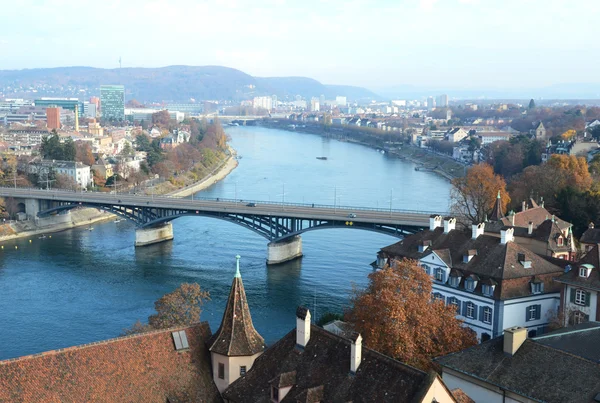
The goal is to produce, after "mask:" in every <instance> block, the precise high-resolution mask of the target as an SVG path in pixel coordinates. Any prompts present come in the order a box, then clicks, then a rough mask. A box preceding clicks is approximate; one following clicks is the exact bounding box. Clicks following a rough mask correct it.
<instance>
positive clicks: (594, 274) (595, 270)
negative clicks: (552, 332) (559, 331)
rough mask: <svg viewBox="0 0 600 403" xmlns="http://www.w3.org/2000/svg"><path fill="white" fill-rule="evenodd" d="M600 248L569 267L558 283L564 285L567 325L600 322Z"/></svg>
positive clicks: (596, 248) (563, 297)
mask: <svg viewBox="0 0 600 403" xmlns="http://www.w3.org/2000/svg"><path fill="white" fill-rule="evenodd" d="M599 271H600V248H599V246H598V245H595V246H594V247H593V248H592V249H590V250H589V251H588V253H586V255H585V256H584V257H583V258H581V260H580V261H579V262H577V263H572V264H570V265H568V266H566V268H565V273H564V274H563V275H561V276H560V277H558V278H557V279H556V281H557V282H558V283H560V284H562V285H563V286H564V288H563V290H562V293H561V312H562V318H563V323H564V324H565V325H567V324H571V325H574V324H579V323H583V322H589V321H600V273H599Z"/></svg>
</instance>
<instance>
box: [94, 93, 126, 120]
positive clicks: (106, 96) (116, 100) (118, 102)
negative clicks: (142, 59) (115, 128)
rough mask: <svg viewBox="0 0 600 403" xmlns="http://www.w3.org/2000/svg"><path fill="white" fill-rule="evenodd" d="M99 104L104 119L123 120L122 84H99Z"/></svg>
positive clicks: (123, 98)
mask: <svg viewBox="0 0 600 403" xmlns="http://www.w3.org/2000/svg"><path fill="white" fill-rule="evenodd" d="M100 105H101V107H102V118H103V119H105V120H109V121H110V120H114V121H123V120H125V87H124V86H122V85H101V86H100Z"/></svg>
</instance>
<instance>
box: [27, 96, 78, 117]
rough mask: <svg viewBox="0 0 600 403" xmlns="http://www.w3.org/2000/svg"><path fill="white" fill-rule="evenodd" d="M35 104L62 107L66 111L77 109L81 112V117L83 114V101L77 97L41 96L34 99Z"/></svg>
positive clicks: (43, 106)
mask: <svg viewBox="0 0 600 403" xmlns="http://www.w3.org/2000/svg"><path fill="white" fill-rule="evenodd" d="M33 103H34V105H35V106H39V107H42V108H48V107H60V108H62V109H64V110H66V111H73V112H75V109H77V110H78V112H79V117H82V116H83V109H84V107H83V102H81V101H80V100H79V99H77V98H40V99H36V100H34V101H33Z"/></svg>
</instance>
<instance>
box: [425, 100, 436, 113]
mask: <svg viewBox="0 0 600 403" xmlns="http://www.w3.org/2000/svg"><path fill="white" fill-rule="evenodd" d="M434 109H435V98H434V97H428V98H427V110H428V111H432V110H434Z"/></svg>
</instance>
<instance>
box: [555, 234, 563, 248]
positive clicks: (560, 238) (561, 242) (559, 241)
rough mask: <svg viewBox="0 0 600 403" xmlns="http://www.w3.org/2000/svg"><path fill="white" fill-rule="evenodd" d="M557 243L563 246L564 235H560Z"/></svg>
mask: <svg viewBox="0 0 600 403" xmlns="http://www.w3.org/2000/svg"><path fill="white" fill-rule="evenodd" d="M556 244H557V245H558V246H563V237H562V236H559V237H558V238H557V239H556Z"/></svg>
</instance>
